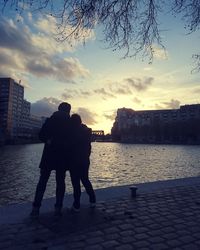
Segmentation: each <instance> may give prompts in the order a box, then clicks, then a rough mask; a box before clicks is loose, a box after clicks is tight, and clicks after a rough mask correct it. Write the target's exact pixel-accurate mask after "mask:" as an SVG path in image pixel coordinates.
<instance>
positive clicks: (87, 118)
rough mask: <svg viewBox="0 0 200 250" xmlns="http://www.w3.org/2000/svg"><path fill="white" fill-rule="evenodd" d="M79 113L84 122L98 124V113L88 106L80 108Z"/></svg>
mask: <svg viewBox="0 0 200 250" xmlns="http://www.w3.org/2000/svg"><path fill="white" fill-rule="evenodd" d="M77 113H78V114H79V115H80V116H81V119H82V121H83V123H85V124H87V125H94V124H96V123H97V122H96V120H95V119H96V117H97V116H98V115H97V114H96V113H94V112H91V111H90V110H89V109H87V108H78V109H77Z"/></svg>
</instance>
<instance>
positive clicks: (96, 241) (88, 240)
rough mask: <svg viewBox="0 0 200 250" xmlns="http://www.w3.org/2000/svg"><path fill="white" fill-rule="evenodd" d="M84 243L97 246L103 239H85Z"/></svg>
mask: <svg viewBox="0 0 200 250" xmlns="http://www.w3.org/2000/svg"><path fill="white" fill-rule="evenodd" d="M86 242H87V243H88V244H97V243H100V242H104V239H103V237H94V238H89V239H86Z"/></svg>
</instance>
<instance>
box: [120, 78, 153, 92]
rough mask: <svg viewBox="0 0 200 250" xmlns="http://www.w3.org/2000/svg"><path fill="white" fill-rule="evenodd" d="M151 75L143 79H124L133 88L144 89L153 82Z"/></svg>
mask: <svg viewBox="0 0 200 250" xmlns="http://www.w3.org/2000/svg"><path fill="white" fill-rule="evenodd" d="M153 80H154V78H153V77H146V78H144V79H140V78H126V79H124V81H125V82H127V84H128V85H129V86H130V87H132V88H133V89H135V90H136V91H144V90H146V89H147V88H148V87H149V86H150V85H151V84H152V82H153Z"/></svg>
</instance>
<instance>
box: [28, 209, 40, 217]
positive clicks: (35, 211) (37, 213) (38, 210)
mask: <svg viewBox="0 0 200 250" xmlns="http://www.w3.org/2000/svg"><path fill="white" fill-rule="evenodd" d="M39 214H40V209H39V208H38V207H33V209H32V211H31V213H30V217H32V218H38V217H39Z"/></svg>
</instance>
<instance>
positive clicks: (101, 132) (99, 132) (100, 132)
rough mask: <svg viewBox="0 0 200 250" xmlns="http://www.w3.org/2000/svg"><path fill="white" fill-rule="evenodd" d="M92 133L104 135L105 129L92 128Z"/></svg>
mask: <svg viewBox="0 0 200 250" xmlns="http://www.w3.org/2000/svg"><path fill="white" fill-rule="evenodd" d="M92 135H97V136H102V135H104V130H92Z"/></svg>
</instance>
